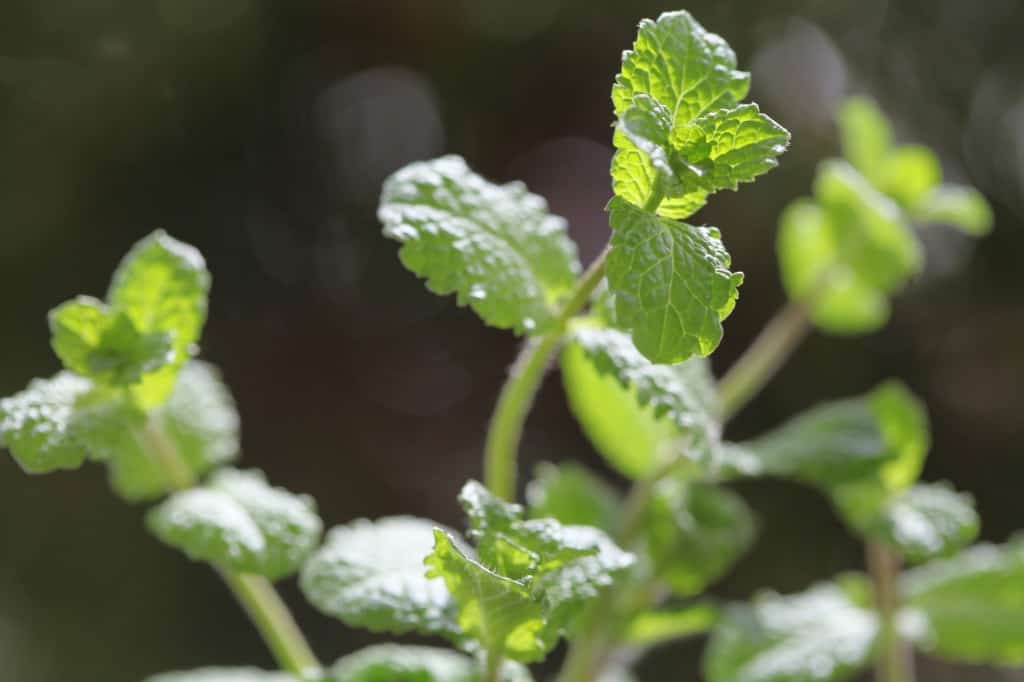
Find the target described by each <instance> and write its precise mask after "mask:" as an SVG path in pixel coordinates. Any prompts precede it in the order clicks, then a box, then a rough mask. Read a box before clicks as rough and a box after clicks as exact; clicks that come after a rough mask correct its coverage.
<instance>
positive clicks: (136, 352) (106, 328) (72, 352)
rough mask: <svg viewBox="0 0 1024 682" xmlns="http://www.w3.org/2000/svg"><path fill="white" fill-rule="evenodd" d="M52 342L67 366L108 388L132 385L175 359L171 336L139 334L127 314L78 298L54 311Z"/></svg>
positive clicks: (162, 333)
mask: <svg viewBox="0 0 1024 682" xmlns="http://www.w3.org/2000/svg"><path fill="white" fill-rule="evenodd" d="M49 320H50V333H51V343H52V345H53V350H54V352H56V353H57V357H59V358H60V359H61V362H63V363H64V366H65V367H67V368H68V369H70V370H71V371H73V372H76V373H78V374H80V375H82V376H86V377H89V378H90V379H95V380H96V381H98V382H100V383H104V384H111V385H129V384H134V383H137V382H138V381H139V380H140V379H141V378H142V376H143V375H145V374H147V373H149V372H153V371H155V370H157V369H160V368H161V367H163V366H164V365H166V364H167V363H168V362H170V361H172V360H173V357H174V356H173V352H172V348H171V337H170V335H168V334H166V333H164V332H161V331H155V332H150V333H144V332H142V331H140V330H139V329H138V328H137V327H136V326H135V323H134V322H133V321H132V319H131V318H130V317H129V316H128V315H127V314H125V313H124V312H118V311H114V310H111V309H110V308H108V307H107V306H105V305H104V304H103V302H102V301H98V300H96V299H94V298H90V297H88V296H79V297H78V298H75V299H73V300H71V301H68V302H66V303H62V304H61V305H59V306H57V307H56V308H54V309H53V310H51V311H50V316H49Z"/></svg>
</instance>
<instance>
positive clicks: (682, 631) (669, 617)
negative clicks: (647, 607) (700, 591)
mask: <svg viewBox="0 0 1024 682" xmlns="http://www.w3.org/2000/svg"><path fill="white" fill-rule="evenodd" d="M719 613H720V609H719V608H718V607H717V606H715V605H714V604H712V603H710V602H697V603H695V604H690V605H689V606H683V607H679V608H675V609H665V610H661V611H641V612H640V613H638V614H636V615H635V616H633V618H632V619H630V621H629V625H627V626H626V630H625V632H623V639H624V640H625V641H626V642H627V643H628V644H631V645H633V646H637V647H652V646H658V645H659V644H663V643H665V642H670V641H672V640H675V639H682V638H684V637H692V636H694V635H700V634H704V633H705V632H707V631H708V630H710V629H711V628H712V627H713V626H714V625H715V623H716V622H717V621H718V618H719Z"/></svg>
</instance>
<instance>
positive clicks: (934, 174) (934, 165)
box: [872, 144, 942, 210]
mask: <svg viewBox="0 0 1024 682" xmlns="http://www.w3.org/2000/svg"><path fill="white" fill-rule="evenodd" d="M872 180H873V182H874V184H875V186H876V187H878V189H880V190H881V191H882V192H883V193H884V194H887V195H888V196H890V197H891V198H893V199H894V200H895V201H896V203H898V204H899V205H900V206H902V207H903V208H904V209H907V210H912V209H913V208H914V207H915V206H917V205H918V204H919V203H920V202H921V200H922V199H924V197H926V196H927V195H928V194H929V193H930V192H931V191H932V190H933V189H935V187H937V186H938V184H939V183H940V182H942V165H941V164H940V163H939V157H937V156H936V155H935V152H933V151H932V150H931V149H929V148H928V147H925V146H924V145H919V144H907V145H902V146H899V147H896V148H894V149H892V150H891V151H890V152H889V153H888V154H887V155H886V156H885V157H884V159H883V161H882V164H881V167H880V168H879V169H878V171H877V176H876V177H873V178H872Z"/></svg>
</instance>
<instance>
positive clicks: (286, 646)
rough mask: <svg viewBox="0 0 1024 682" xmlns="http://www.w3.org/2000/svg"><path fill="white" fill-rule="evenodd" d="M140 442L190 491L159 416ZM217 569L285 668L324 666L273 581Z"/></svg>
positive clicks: (187, 472)
mask: <svg viewBox="0 0 1024 682" xmlns="http://www.w3.org/2000/svg"><path fill="white" fill-rule="evenodd" d="M140 441H141V442H142V445H143V447H145V449H146V451H147V452H149V453H150V454H151V455H152V456H153V458H154V459H155V460H156V461H157V462H158V463H159V464H160V467H161V468H162V469H163V471H164V473H165V474H166V475H167V479H168V480H169V481H170V482H171V485H172V487H173V488H175V489H176V490H186V489H188V488H191V487H193V486H194V485H195V484H196V482H197V481H196V478H195V476H194V475H193V474H192V470H191V469H190V468H189V466H188V463H187V462H186V461H185V459H184V458H183V457H182V455H181V453H180V452H179V451H178V449H177V447H175V445H174V443H173V442H172V441H171V440H170V439H169V438H168V437H167V434H166V432H165V430H164V427H163V424H161V422H160V420H159V419H158V418H156V417H153V416H150V418H149V420H148V421H147V422H146V426H145V428H144V429H143V430H142V433H141V434H140ZM217 572H218V573H219V574H220V576H221V577H222V578H223V579H224V582H225V583H227V585H228V587H229V588H230V589H231V591H232V593H234V595H235V597H236V598H237V599H238V601H239V603H240V604H241V605H242V608H243V609H244V610H245V612H246V614H247V615H248V616H249V619H250V620H251V621H252V623H253V625H255V626H256V629H257V630H258V631H259V633H260V635H261V636H262V637H263V641H264V642H265V643H266V645H267V648H268V649H269V650H270V653H271V654H273V656H274V659H275V660H276V661H277V664H278V665H279V666H280V667H281V669H283V670H286V671H288V672H290V673H292V674H295V675H298V676H302V675H303V674H305V673H308V672H309V671H311V670H318V669H319V668H320V667H321V666H320V662H319V661H318V660H317V658H316V655H315V654H314V653H313V650H312V649H311V648H310V646H309V643H308V642H306V638H305V637H304V636H303V634H302V631H301V630H300V629H299V626H298V625H297V624H296V623H295V619H294V618H293V617H292V614H291V612H290V611H289V610H288V606H287V605H286V604H285V603H284V601H282V599H281V597H280V595H278V593H277V590H275V589H274V586H273V585H272V584H271V583H270V581H269V580H267V579H266V578H264V577H262V576H258V575H250V574H247V573H235V572H233V571H229V570H227V569H224V568H218V569H217Z"/></svg>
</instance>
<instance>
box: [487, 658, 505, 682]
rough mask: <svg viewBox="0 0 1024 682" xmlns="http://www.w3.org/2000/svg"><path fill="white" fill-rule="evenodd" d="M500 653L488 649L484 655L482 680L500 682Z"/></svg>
mask: <svg viewBox="0 0 1024 682" xmlns="http://www.w3.org/2000/svg"><path fill="white" fill-rule="evenodd" d="M501 663H502V661H501V654H500V653H496V652H492V651H488V652H487V653H486V654H485V655H484V682H501Z"/></svg>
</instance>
